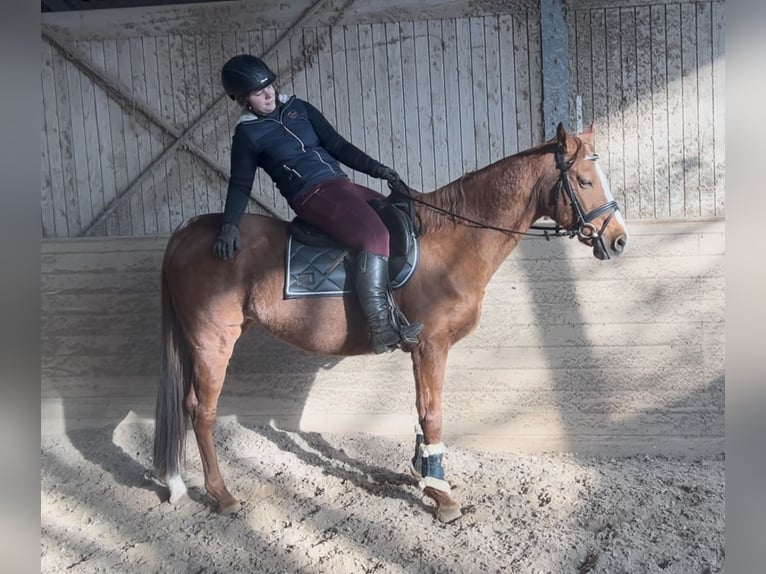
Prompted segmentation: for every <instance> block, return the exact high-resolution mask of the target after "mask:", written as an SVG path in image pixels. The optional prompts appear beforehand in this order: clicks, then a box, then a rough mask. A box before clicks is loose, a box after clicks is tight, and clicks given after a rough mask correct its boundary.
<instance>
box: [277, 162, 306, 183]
mask: <svg viewBox="0 0 766 574" xmlns="http://www.w3.org/2000/svg"><path fill="white" fill-rule="evenodd" d="M282 167H283V168H285V170H286V171H288V172H290V173H294V174H295V175H297V176H298V178H300V179H303V176H302V175H301V174H300V172H298V171H297V170H295V169H293V168H291V167H290V166H289V165H287V164H286V163H283V164H282Z"/></svg>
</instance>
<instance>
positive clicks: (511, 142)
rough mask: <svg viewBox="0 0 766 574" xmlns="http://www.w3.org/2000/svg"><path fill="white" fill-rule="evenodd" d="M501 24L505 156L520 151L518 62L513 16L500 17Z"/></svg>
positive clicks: (500, 66) (499, 68) (501, 92)
mask: <svg viewBox="0 0 766 574" xmlns="http://www.w3.org/2000/svg"><path fill="white" fill-rule="evenodd" d="M498 25H499V26H500V56H501V57H500V65H499V66H498V70H499V71H500V78H501V80H500V82H501V84H500V95H501V100H500V101H501V106H502V118H503V119H502V122H501V125H502V129H503V156H504V157H505V156H509V155H512V154H515V153H516V152H518V151H519V132H518V118H517V115H516V109H517V102H516V72H515V70H516V64H515V58H516V55H515V53H514V48H513V45H514V34H513V17H512V16H508V15H503V16H500V17H499V18H498Z"/></svg>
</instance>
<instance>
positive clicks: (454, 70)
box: [442, 20, 465, 181]
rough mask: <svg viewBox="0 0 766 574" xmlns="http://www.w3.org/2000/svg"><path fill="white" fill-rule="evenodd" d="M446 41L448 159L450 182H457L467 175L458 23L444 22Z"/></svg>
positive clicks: (445, 81) (445, 77)
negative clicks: (461, 131)
mask: <svg viewBox="0 0 766 574" xmlns="http://www.w3.org/2000/svg"><path fill="white" fill-rule="evenodd" d="M442 34H443V40H444V86H445V96H446V97H445V105H446V108H447V158H448V160H449V180H450V181H455V180H456V179H457V178H459V177H460V176H461V175H463V174H464V173H465V170H464V169H463V160H462V157H463V142H462V136H461V133H460V116H461V115H462V114H461V110H460V89H459V86H460V84H459V83H458V75H459V73H460V68H459V67H458V66H459V61H458V55H457V22H456V21H455V20H442Z"/></svg>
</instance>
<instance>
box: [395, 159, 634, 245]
mask: <svg viewBox="0 0 766 574" xmlns="http://www.w3.org/2000/svg"><path fill="white" fill-rule="evenodd" d="M555 153H556V167H557V168H558V170H559V178H558V181H557V183H556V187H555V188H554V190H553V193H552V194H551V198H550V206H551V207H553V208H556V206H557V205H558V203H559V197H560V195H561V193H562V190H563V191H564V193H566V197H567V198H568V199H569V203H570V204H571V206H572V212H573V215H574V216H575V218H576V222H575V223H574V225H572V226H571V227H569V228H566V229H563V228H562V227H561V226H560V225H559V224H555V225H551V226H543V225H532V226H530V229H534V230H536V231H541V232H542V233H528V232H526V231H519V230H516V229H507V228H504V227H497V226H494V225H489V224H487V223H482V222H480V221H475V220H473V219H471V218H469V217H465V216H463V215H460V214H458V213H454V212H452V211H450V210H448V209H444V208H442V207H439V206H437V205H433V204H431V203H428V202H427V201H423V200H422V199H419V198H417V197H414V196H413V195H412V194H411V193H410V188H409V187H408V186H407V185H406V184H405V183H404V182H402V181H401V180H400V181H399V182H398V183H401V185H397V184H396V183H395V184H393V185H392V184H390V183H389V186H390V187H391V194H392V195H401V196H404V197H406V198H407V199H408V200H409V201H411V202H414V203H418V204H420V205H423V206H425V207H428V208H430V209H433V210H434V211H438V212H440V213H443V214H444V215H449V216H450V217H452V218H454V219H456V220H460V221H462V222H463V223H464V224H467V225H470V226H472V227H478V228H480V229H492V230H494V231H499V232H501V233H509V234H515V235H525V236H529V237H544V238H545V239H546V240H550V238H551V237H569V238H570V239H571V238H573V237H579V238H580V239H582V240H583V241H585V242H587V244H588V245H590V246H593V242H594V241H598V242H599V245H600V247H601V250H602V252H603V253H604V254H605V255H606V257H607V258H609V250H608V249H607V248H606V245H605V243H604V238H603V233H604V230H605V229H606V227H607V225H609V222H610V221H611V220H612V218H613V217H614V214H615V213H616V212H617V211H619V210H620V208H619V206H618V205H617V202H616V201H615V200H614V199H612V200H610V201H607V202H606V203H605V204H604V205H602V206H600V207H597V208H596V209H593V210H591V211H589V212H588V213H585V212H584V210H583V208H582V205H581V204H580V200H579V199H577V195H576V194H575V192H574V189H573V187H572V182H571V180H570V179H569V169H570V168H571V167H572V165H573V164H574V159H570V160H567V159H566V158H565V157H564V150H563V149H562V147H561V146H560V145H559V146H557V147H556V152H555ZM598 157H599V156H598V155H597V154H593V155H589V156H586V157H585V159H586V160H589V161H595V160H597V159H598ZM604 213H609V216H608V217H607V218H606V219H605V220H604V223H603V224H602V225H601V228H600V229H597V228H596V226H595V225H593V223H592V221H593V220H594V219H596V218H597V217H599V216H600V215H602V214H604ZM414 220H415V219H414V218H413V221H414ZM418 227H420V226H418ZM416 233H417V234H418V235H420V230H419V229H416Z"/></svg>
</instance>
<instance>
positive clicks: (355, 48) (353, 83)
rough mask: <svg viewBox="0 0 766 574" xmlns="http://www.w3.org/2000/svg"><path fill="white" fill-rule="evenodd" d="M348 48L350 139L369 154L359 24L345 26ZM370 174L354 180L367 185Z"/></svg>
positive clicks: (360, 174) (297, 56)
mask: <svg viewBox="0 0 766 574" xmlns="http://www.w3.org/2000/svg"><path fill="white" fill-rule="evenodd" d="M343 35H344V44H345V47H346V48H345V49H346V77H347V80H348V114H349V118H350V126H349V129H350V132H349V133H350V136H351V137H350V141H351V143H353V144H354V145H355V146H356V147H358V148H359V149H362V150H364V151H365V152H366V153H367V154H368V155H369V150H367V147H366V145H365V138H364V125H363V118H364V110H363V108H362V78H361V66H360V52H359V29H358V27H357V26H345V27H344V29H343ZM292 57H293V58H294V59H295V61H296V62H300V61H301V54H300V53H293V56H292ZM367 180H368V176H367V174H364V173H361V172H355V173H354V181H355V182H356V183H358V184H359V185H364V186H366V185H367Z"/></svg>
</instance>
